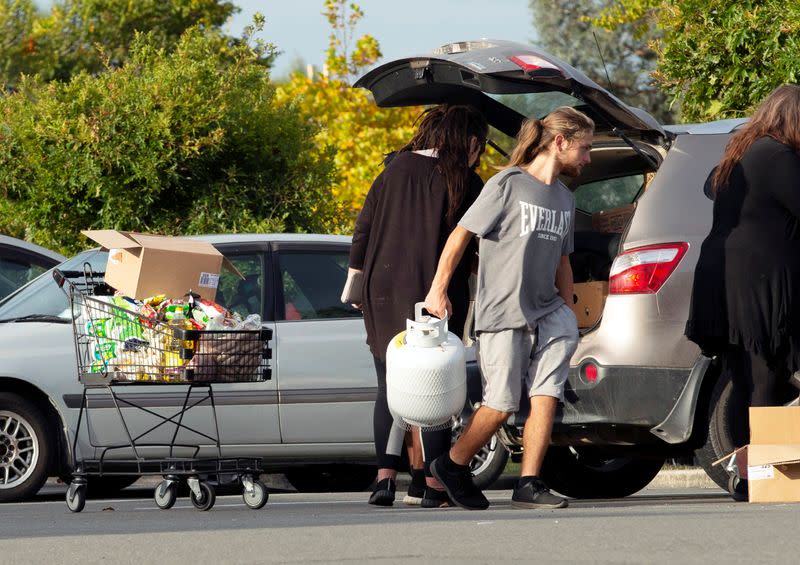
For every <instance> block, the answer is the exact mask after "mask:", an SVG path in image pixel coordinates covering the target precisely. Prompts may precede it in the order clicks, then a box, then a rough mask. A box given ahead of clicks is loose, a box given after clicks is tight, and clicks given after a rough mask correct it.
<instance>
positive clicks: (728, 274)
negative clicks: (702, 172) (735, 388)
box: [687, 137, 800, 371]
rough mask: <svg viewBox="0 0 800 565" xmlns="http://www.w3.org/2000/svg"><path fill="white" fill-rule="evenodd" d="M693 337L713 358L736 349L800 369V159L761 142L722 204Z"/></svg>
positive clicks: (697, 291) (694, 307)
mask: <svg viewBox="0 0 800 565" xmlns="http://www.w3.org/2000/svg"><path fill="white" fill-rule="evenodd" d="M687 336H688V337H689V338H690V339H692V340H694V341H695V342H697V343H698V344H700V345H701V347H703V348H705V349H710V350H711V351H710V352H712V353H714V352H715V351H713V349H714V348H715V347H719V346H720V344H721V343H722V342H723V341H724V337H726V336H727V341H728V343H730V344H734V345H738V346H741V347H743V348H744V349H746V350H747V351H750V352H753V353H756V354H758V355H760V356H762V357H765V358H767V359H776V360H778V361H780V362H782V363H783V362H785V364H786V365H788V368H789V369H790V370H791V371H795V370H798V369H800V156H798V155H797V153H795V152H794V151H793V150H792V149H791V148H789V147H787V146H785V145H782V144H780V143H778V142H777V141H775V140H774V139H772V138H769V137H763V138H761V139H758V140H756V141H755V142H754V143H753V144H752V145H751V146H750V147H749V148H748V149H747V151H745V154H744V155H743V156H742V159H741V161H740V162H739V163H738V164H737V165H736V167H735V168H734V170H733V173H732V174H731V177H730V179H729V182H728V186H727V187H725V188H724V189H723V190H721V191H719V192H718V194H717V198H716V200H715V202H714V225H713V226H712V229H711V233H709V235H708V237H707V238H706V240H705V241H704V242H703V247H702V249H701V253H700V259H699V261H698V265H697V269H696V270H695V283H694V288H693V292H692V303H691V311H690V318H689V322H688V323H687Z"/></svg>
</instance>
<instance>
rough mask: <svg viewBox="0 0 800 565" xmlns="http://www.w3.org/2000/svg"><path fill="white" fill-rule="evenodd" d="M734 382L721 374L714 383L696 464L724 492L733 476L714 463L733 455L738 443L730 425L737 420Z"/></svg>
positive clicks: (721, 465) (728, 376)
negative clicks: (704, 432) (733, 397)
mask: <svg viewBox="0 0 800 565" xmlns="http://www.w3.org/2000/svg"><path fill="white" fill-rule="evenodd" d="M732 393H733V382H732V381H731V378H730V375H729V374H728V373H726V372H724V371H723V372H722V373H721V374H720V376H719V377H718V378H717V381H716V383H714V388H713V390H712V392H711V398H710V399H709V402H708V412H707V414H708V420H707V422H706V423H705V426H706V438H705V441H704V443H703V445H702V446H700V447H699V448H698V449H697V450H696V451H695V458H696V459H697V463H698V464H699V465H700V466H701V467H702V468H703V470H704V471H705V472H706V474H707V475H708V476H709V477H710V478H711V480H712V481H714V482H715V483H717V484H718V485H719V487H720V488H721V489H723V490H726V491H727V490H728V479H729V478H730V473H728V471H726V470H725V465H724V464H723V463H720V464H719V465H713V463H714V461H717V460H718V459H720V458H722V457H724V456H725V455H727V454H729V453H731V452H732V451H733V450H734V449H735V447H734V446H735V441H734V436H733V431H732V429H731V426H730V423H731V422H734V421H736V418H737V414H736V409H735V407H734V405H733V402H732Z"/></svg>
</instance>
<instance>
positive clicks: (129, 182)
mask: <svg viewBox="0 0 800 565" xmlns="http://www.w3.org/2000/svg"><path fill="white" fill-rule="evenodd" d="M159 45H160V41H159V40H158V39H157V38H154V37H153V35H152V34H148V35H137V37H136V39H135V40H134V41H133V43H132V44H131V46H130V50H129V57H130V59H129V60H128V62H127V63H126V64H125V65H124V66H123V67H120V68H113V67H111V66H107V67H106V70H105V72H101V73H98V74H96V75H90V74H87V73H85V72H84V73H79V74H78V75H76V76H74V77H73V78H72V79H71V80H70V81H69V82H58V81H53V82H49V83H44V82H42V81H41V80H39V79H37V78H27V79H24V80H22V81H21V82H20V84H19V86H18V89H17V91H16V92H14V93H13V94H10V95H7V96H6V97H4V98H2V99H0V112H2V117H0V187H2V189H3V190H4V193H5V198H4V199H3V202H2V203H1V204H0V230H2V231H3V232H6V233H10V234H13V235H17V236H20V237H25V238H26V239H29V240H31V241H35V242H37V243H39V244H42V245H45V246H48V247H51V248H55V249H60V250H61V251H63V252H72V251H75V250H77V249H79V248H81V247H83V246H84V244H85V240H82V239H81V237H80V235H79V230H81V229H85V228H115V229H124V230H135V231H146V232H152V233H165V234H193V233H194V234H196V233H204V232H250V231H252V232H264V231H272V230H289V231H321V232H325V231H337V230H338V229H339V228H340V226H341V217H342V214H341V210H340V206H339V205H338V204H337V203H336V201H335V199H334V198H332V196H331V192H330V186H331V184H332V183H333V182H334V180H335V169H334V164H333V155H332V150H328V149H325V150H318V149H317V148H316V145H315V142H314V138H315V135H316V133H317V128H316V126H315V125H314V124H313V123H311V122H309V121H308V120H307V119H304V118H302V117H301V115H300V113H299V111H298V109H297V108H296V107H294V106H293V105H291V104H280V105H279V104H276V102H275V100H274V98H275V91H274V87H273V86H272V84H271V83H270V80H269V73H268V70H267V68H266V67H265V66H264V65H263V61H264V59H265V57H268V56H270V53H269V52H265V51H264V50H263V49H260V48H258V47H256V48H253V47H250V46H248V45H247V44H245V43H239V44H237V45H234V46H232V47H231V49H230V50H228V51H226V52H223V51H221V50H220V49H219V48H218V36H217V35H215V34H213V33H209V32H207V31H205V32H204V31H202V30H201V29H198V28H191V29H190V30H188V31H187V32H185V33H184V34H183V35H182V36H181V38H180V40H179V42H178V44H177V47H176V48H175V49H174V50H173V51H170V52H167V51H166V50H165V49H164V48H162V47H159Z"/></svg>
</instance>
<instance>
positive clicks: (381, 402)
mask: <svg viewBox="0 0 800 565" xmlns="http://www.w3.org/2000/svg"><path fill="white" fill-rule="evenodd" d="M374 359H375V372H376V373H377V375H378V396H377V398H376V399H375V412H374V415H373V420H372V427H373V431H374V434H375V452H376V453H377V455H378V468H380V469H395V470H397V469H399V468H400V456H399V455H393V454H389V453H386V448H387V445H388V443H389V434H390V433H391V431H392V425H393V424H394V419H393V418H392V414H391V413H390V412H389V403H388V402H387V400H386V362H385V361H382V360H380V359H378V358H377V357H374ZM395 433H396V432H395ZM451 438H452V434H451V431H450V429H449V428H445V429H443V430H435V431H423V432H422V453H423V456H424V463H425V475H426V476H428V477H430V476H431V475H430V463H431V461H433V460H434V459H436V458H437V457H439V456H440V455H442V454H444V453H445V452H446V451H447V450H449V449H450V443H451Z"/></svg>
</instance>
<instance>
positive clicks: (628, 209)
mask: <svg viewBox="0 0 800 565" xmlns="http://www.w3.org/2000/svg"><path fill="white" fill-rule="evenodd" d="M634 210H636V204H635V203H632V204H627V205H625V206H620V207H619V208H609V209H608V210H601V211H600V212H595V213H594V214H592V230H593V231H599V232H604V233H622V232H623V230H624V229H625V226H627V225H628V221H629V220H630V219H631V216H633V212H634Z"/></svg>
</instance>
